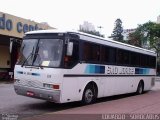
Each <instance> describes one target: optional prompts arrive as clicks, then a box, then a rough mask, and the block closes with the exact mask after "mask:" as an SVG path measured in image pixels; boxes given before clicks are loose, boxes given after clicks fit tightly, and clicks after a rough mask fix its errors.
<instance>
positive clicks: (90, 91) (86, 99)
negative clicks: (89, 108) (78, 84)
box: [82, 84, 97, 105]
mask: <svg viewBox="0 0 160 120" xmlns="http://www.w3.org/2000/svg"><path fill="white" fill-rule="evenodd" d="M96 98H97V97H96V89H95V88H94V85H92V84H90V85H87V86H86V88H85V90H84V92H83V97H82V104H83V105H88V104H91V103H94V102H95V100H96Z"/></svg>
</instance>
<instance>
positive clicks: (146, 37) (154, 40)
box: [129, 21, 160, 55]
mask: <svg viewBox="0 0 160 120" xmlns="http://www.w3.org/2000/svg"><path fill="white" fill-rule="evenodd" d="M129 38H130V39H129V41H130V43H132V42H131V41H134V40H135V41H138V45H140V46H142V47H144V46H146V45H148V49H153V50H155V51H156V52H157V54H158V55H159V53H160V24H157V23H155V22H151V21H149V22H147V23H144V24H142V25H139V26H138V27H137V29H136V31H135V32H134V33H132V34H131V35H130V36H129ZM133 38H134V39H133ZM133 45H134V44H133Z"/></svg>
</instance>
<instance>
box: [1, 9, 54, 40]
mask: <svg viewBox="0 0 160 120" xmlns="http://www.w3.org/2000/svg"><path fill="white" fill-rule="evenodd" d="M30 26H33V27H34V28H35V27H36V26H37V28H42V29H54V28H53V27H50V26H48V25H46V24H41V23H37V22H34V21H31V20H27V19H23V18H20V17H16V16H13V15H9V14H7V13H3V12H0V34H1V35H7V36H12V37H18V38H22V37H23V35H24V31H23V28H26V27H30ZM7 27H8V28H11V27H12V29H9V30H8V29H7ZM17 29H19V31H18V30H17ZM27 29H28V28H27ZM28 31H29V30H28Z"/></svg>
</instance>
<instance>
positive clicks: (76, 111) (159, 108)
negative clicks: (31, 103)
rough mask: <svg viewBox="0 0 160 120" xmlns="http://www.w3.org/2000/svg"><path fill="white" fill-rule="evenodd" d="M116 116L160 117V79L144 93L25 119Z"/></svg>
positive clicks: (92, 119) (76, 119)
mask: <svg viewBox="0 0 160 120" xmlns="http://www.w3.org/2000/svg"><path fill="white" fill-rule="evenodd" d="M113 115H114V116H113ZM115 115H119V116H115ZM146 115H149V116H146ZM116 117H119V118H122V119H126V120H128V119H135V120H138V119H160V81H159V80H157V81H156V85H155V87H154V88H153V89H152V91H149V92H147V93H145V94H143V95H136V96H133V95H125V96H114V97H107V98H105V99H103V100H100V102H99V103H96V104H93V105H87V106H81V107H76V108H72V109H67V110H62V111H58V112H52V113H49V114H44V115H40V116H35V117H32V118H28V119H25V120H46V119H50V118H52V119H56V120H69V119H72V120H102V119H113V118H116ZM117 119H118V118H117Z"/></svg>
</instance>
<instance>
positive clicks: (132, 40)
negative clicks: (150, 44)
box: [127, 31, 142, 47]
mask: <svg viewBox="0 0 160 120" xmlns="http://www.w3.org/2000/svg"><path fill="white" fill-rule="evenodd" d="M141 37H142V36H141V34H140V33H139V32H138V31H135V32H133V33H130V34H129V37H128V42H127V43H128V44H130V45H134V46H137V47H142V43H141Z"/></svg>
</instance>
